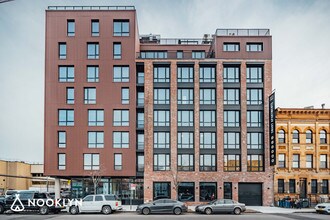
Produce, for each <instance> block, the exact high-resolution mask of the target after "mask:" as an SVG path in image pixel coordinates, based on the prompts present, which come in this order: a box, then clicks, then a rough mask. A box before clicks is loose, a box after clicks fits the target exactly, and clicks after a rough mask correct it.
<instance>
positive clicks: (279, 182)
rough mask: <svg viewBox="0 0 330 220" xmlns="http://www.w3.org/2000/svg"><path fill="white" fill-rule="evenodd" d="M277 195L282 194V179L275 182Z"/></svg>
mask: <svg viewBox="0 0 330 220" xmlns="http://www.w3.org/2000/svg"><path fill="white" fill-rule="evenodd" d="M277 193H284V179H278V180H277Z"/></svg>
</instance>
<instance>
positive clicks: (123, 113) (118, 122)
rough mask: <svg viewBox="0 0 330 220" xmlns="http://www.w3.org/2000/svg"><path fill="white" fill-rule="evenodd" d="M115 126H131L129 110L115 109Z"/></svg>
mask: <svg viewBox="0 0 330 220" xmlns="http://www.w3.org/2000/svg"><path fill="white" fill-rule="evenodd" d="M113 126H129V110H113Z"/></svg>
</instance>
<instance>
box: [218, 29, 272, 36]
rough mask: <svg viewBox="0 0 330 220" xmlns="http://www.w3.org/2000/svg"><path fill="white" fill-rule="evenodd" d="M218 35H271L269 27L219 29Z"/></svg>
mask: <svg viewBox="0 0 330 220" xmlns="http://www.w3.org/2000/svg"><path fill="white" fill-rule="evenodd" d="M215 35H216V36H270V30H269V29H217V30H216V32H215Z"/></svg>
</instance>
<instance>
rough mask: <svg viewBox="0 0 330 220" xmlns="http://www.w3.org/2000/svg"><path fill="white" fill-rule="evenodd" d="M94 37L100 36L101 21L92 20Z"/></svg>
mask: <svg viewBox="0 0 330 220" xmlns="http://www.w3.org/2000/svg"><path fill="white" fill-rule="evenodd" d="M91 29H92V36H100V23H99V20H92V27H91Z"/></svg>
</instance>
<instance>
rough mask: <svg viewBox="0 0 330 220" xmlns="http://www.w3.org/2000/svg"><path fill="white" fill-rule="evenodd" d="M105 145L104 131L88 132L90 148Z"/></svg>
mask: <svg viewBox="0 0 330 220" xmlns="http://www.w3.org/2000/svg"><path fill="white" fill-rule="evenodd" d="M103 147H104V132H103V131H89V132H88V148H103Z"/></svg>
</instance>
